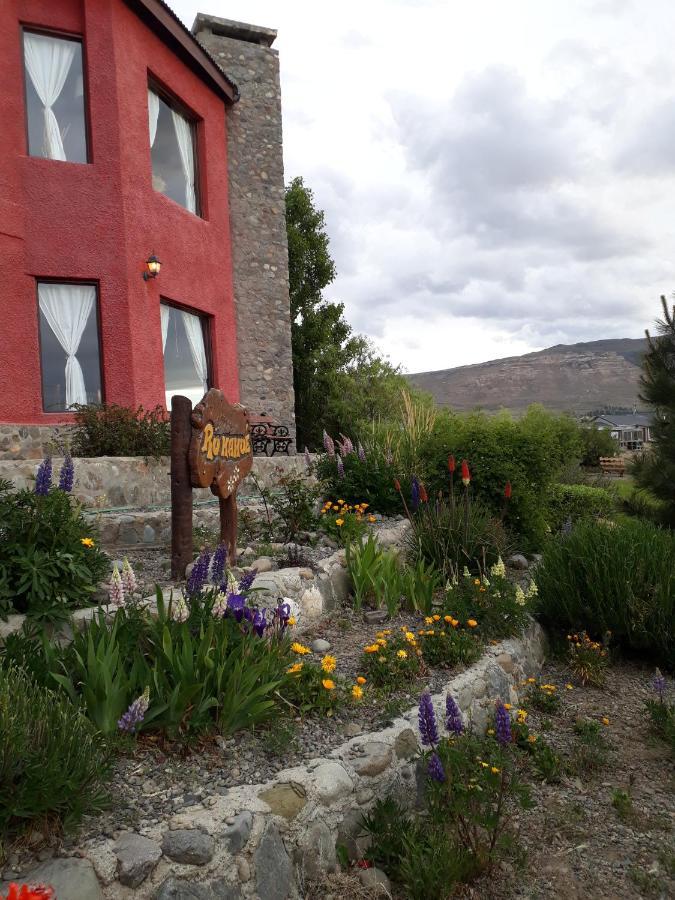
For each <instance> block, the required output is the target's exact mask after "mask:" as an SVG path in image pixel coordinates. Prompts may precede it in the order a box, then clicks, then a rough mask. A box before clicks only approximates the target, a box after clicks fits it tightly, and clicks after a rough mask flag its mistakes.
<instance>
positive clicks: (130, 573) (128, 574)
mask: <svg viewBox="0 0 675 900" xmlns="http://www.w3.org/2000/svg"><path fill="white" fill-rule="evenodd" d="M121 578H122V587H123V588H124V593H125V595H128V596H129V597H131V596H132V595H133V594H135V593H136V591H137V590H138V582H137V580H136V574H135V572H134V570H133V569H132V568H131V563H130V562H129V560H128V559H127V558H126V556H125V557H124V560H123V561H122V575H121Z"/></svg>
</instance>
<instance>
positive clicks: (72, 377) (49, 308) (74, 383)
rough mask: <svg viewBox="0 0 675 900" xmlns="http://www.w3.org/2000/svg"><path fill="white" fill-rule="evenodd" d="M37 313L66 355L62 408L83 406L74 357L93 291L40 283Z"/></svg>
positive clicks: (85, 287) (84, 397)
mask: <svg viewBox="0 0 675 900" xmlns="http://www.w3.org/2000/svg"><path fill="white" fill-rule="evenodd" d="M38 300H39V304H40V311H41V312H42V313H43V315H44V317H45V319H46V320H47V322H48V323H49V327H50V328H51V330H52V331H53V332H54V334H55V335H56V339H57V340H58V342H59V344H61V346H62V347H63V349H64V351H65V352H66V354H67V356H68V359H67V361H66V408H68V407H70V406H72V404H73V403H86V402H87V391H86V388H85V385H84V375H83V373H82V367H81V366H80V363H79V362H78V359H77V356H76V355H75V354H76V353H77V351H78V348H79V346H80V341H81V340H82V334H83V332H84V329H85V326H86V324H87V321H88V319H89V316H90V315H91V311H92V309H93V308H94V303H95V302H96V288H95V287H93V285H90V284H44V283H41V284H40V285H39V286H38Z"/></svg>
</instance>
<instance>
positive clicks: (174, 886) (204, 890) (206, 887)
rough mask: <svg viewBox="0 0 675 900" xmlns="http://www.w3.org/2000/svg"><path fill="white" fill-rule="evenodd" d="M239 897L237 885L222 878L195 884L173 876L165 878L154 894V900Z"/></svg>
mask: <svg viewBox="0 0 675 900" xmlns="http://www.w3.org/2000/svg"><path fill="white" fill-rule="evenodd" d="M240 897H241V889H240V888H239V885H236V884H229V883H228V882H227V881H225V879H223V878H218V879H216V880H215V881H211V882H210V883H208V884H195V882H193V881H181V880H180V879H179V878H174V876H173V875H170V876H169V877H168V878H166V879H165V880H164V881H163V882H162V883H161V884H160V886H159V888H158V890H157V892H156V893H155V900H239V898H240Z"/></svg>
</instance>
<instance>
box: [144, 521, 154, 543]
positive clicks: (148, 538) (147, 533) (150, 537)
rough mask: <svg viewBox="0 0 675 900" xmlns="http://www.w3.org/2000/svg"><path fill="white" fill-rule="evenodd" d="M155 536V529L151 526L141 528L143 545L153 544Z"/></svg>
mask: <svg viewBox="0 0 675 900" xmlns="http://www.w3.org/2000/svg"><path fill="white" fill-rule="evenodd" d="M156 538H157V535H156V534H155V529H154V528H153V527H152V525H146V526H145V527H144V528H143V543H144V544H154V543H155V540H156Z"/></svg>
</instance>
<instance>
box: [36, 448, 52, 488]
mask: <svg viewBox="0 0 675 900" xmlns="http://www.w3.org/2000/svg"><path fill="white" fill-rule="evenodd" d="M51 486H52V458H51V456H45V458H44V459H43V460H42V462H41V463H40V465H39V466H38V470H37V475H36V476H35V493H36V494H37V495H38V496H39V497H46V496H47V494H48V493H49V489H50V488H51Z"/></svg>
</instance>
